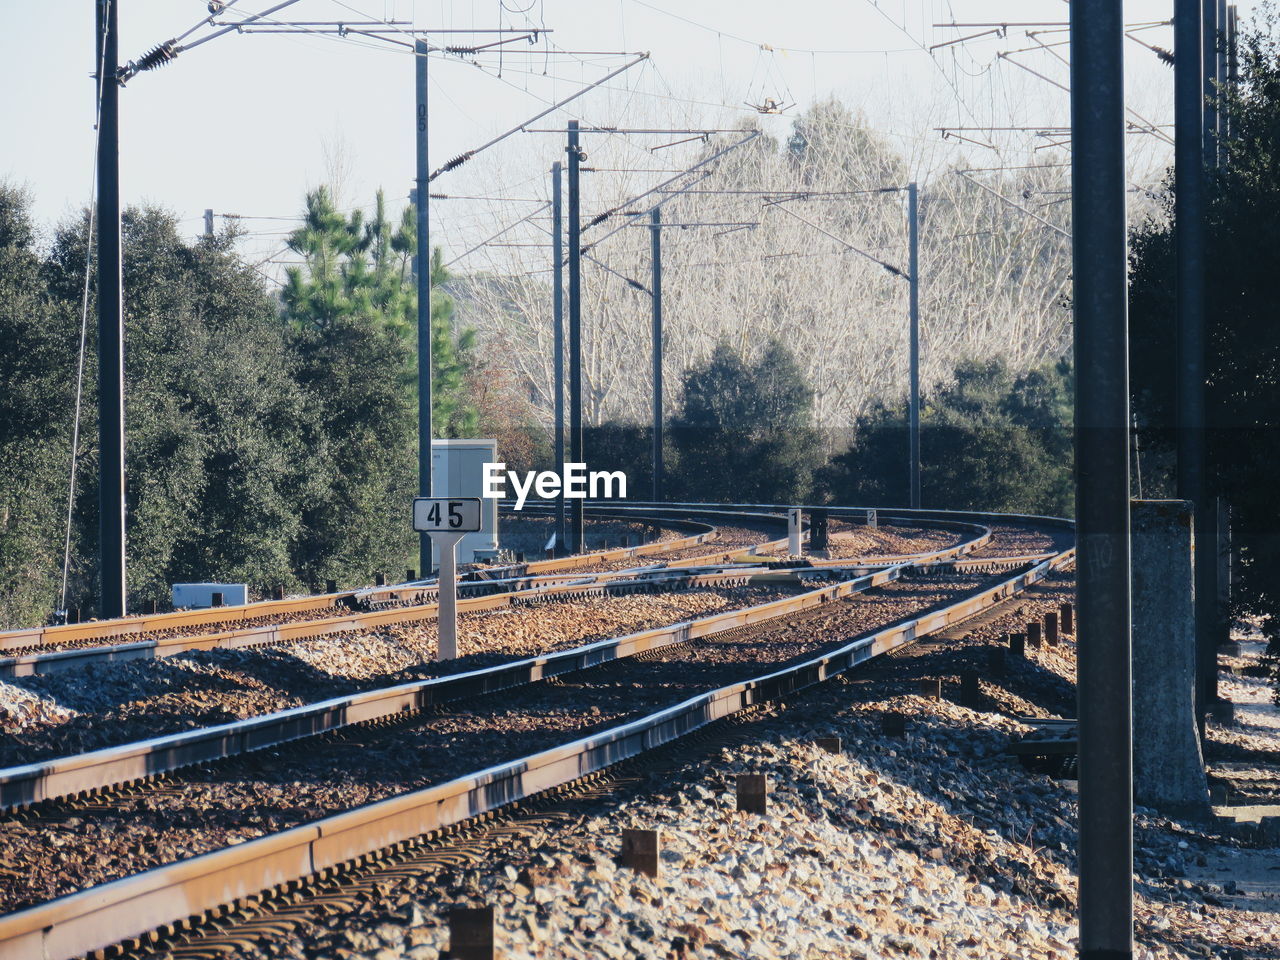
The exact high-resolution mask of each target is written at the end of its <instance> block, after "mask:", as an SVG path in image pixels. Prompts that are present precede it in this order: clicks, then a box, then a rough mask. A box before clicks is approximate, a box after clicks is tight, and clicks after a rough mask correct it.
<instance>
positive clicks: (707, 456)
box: [670, 340, 824, 503]
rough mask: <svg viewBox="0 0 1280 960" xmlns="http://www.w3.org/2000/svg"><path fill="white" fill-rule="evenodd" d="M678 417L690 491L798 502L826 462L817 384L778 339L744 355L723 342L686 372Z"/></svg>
mask: <svg viewBox="0 0 1280 960" xmlns="http://www.w3.org/2000/svg"><path fill="white" fill-rule="evenodd" d="M682 383H683V401H682V404H681V409H680V413H679V414H678V415H677V416H676V417H675V418H674V419H673V420H672V422H671V430H670V433H671V440H672V446H673V448H674V452H675V455H676V456H675V464H674V465H673V469H672V471H671V472H672V480H673V487H674V488H675V489H676V490H678V491H680V493H681V495H683V496H684V497H686V498H688V499H698V500H719V501H731V502H747V503H750V502H767V503H798V502H800V501H801V500H803V499H804V498H805V496H806V495H807V494H808V493H809V492H810V488H811V485H812V480H813V472H814V470H815V469H816V468H817V467H818V466H819V465H820V464H821V463H822V462H823V460H824V455H823V451H822V444H821V438H820V437H819V435H818V432H817V431H816V430H815V429H814V428H813V425H812V417H813V391H812V390H811V389H810V388H809V386H808V384H807V383H805V379H804V374H803V372H802V371H801V369H800V366H799V364H798V363H797V362H796V359H795V357H794V356H793V355H792V353H791V351H790V350H788V349H787V347H786V346H784V345H783V344H782V343H781V342H779V341H777V340H771V341H770V342H769V343H768V345H767V346H766V347H765V349H764V352H763V353H762V354H761V356H760V358H759V359H758V360H756V361H754V362H751V361H748V360H747V359H745V358H744V357H743V356H742V354H740V353H738V352H737V351H736V350H734V349H733V348H732V347H730V346H729V345H728V344H727V343H723V342H722V343H720V344H718V345H717V346H716V348H715V350H714V351H713V352H712V354H711V357H710V358H709V359H708V360H707V361H706V362H705V363H703V364H701V365H698V366H695V367H693V368H692V369H690V370H689V371H687V372H686V373H685V375H684V377H683V381H682Z"/></svg>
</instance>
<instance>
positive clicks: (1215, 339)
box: [1129, 3, 1280, 657]
mask: <svg viewBox="0 0 1280 960" xmlns="http://www.w3.org/2000/svg"><path fill="white" fill-rule="evenodd" d="M1239 49H1240V83H1239V84H1238V85H1237V86H1233V87H1228V88H1227V90H1226V91H1224V94H1225V96H1224V100H1225V103H1224V107H1223V113H1224V115H1225V117H1226V119H1227V123H1228V128H1229V130H1230V137H1229V138H1228V139H1227V141H1226V148H1227V155H1228V162H1227V164H1226V166H1225V167H1224V168H1222V169H1221V170H1220V171H1218V172H1216V173H1215V174H1214V175H1213V177H1212V178H1211V180H1210V184H1209V191H1208V200H1209V203H1208V216H1207V236H1206V277H1205V279H1206V291H1207V297H1206V306H1205V322H1206V344H1207V346H1206V358H1205V369H1206V401H1207V411H1206V413H1207V421H1208V426H1209V433H1208V438H1207V447H1208V455H1209V468H1210V469H1209V477H1208V480H1209V485H1210V491H1211V493H1213V494H1216V495H1218V496H1221V497H1224V498H1225V499H1226V501H1227V502H1228V503H1229V504H1230V508H1231V536H1232V543H1233V548H1234V550H1235V551H1236V553H1237V554H1238V557H1239V563H1238V567H1237V570H1236V576H1235V577H1234V578H1233V582H1232V590H1233V597H1232V608H1233V611H1232V612H1234V613H1236V614H1240V613H1243V612H1246V611H1247V612H1252V613H1254V614H1258V615H1260V616H1261V617H1262V618H1263V624H1264V627H1263V628H1264V631H1265V633H1266V635H1267V636H1268V637H1269V638H1270V640H1271V645H1270V653H1271V656H1272V657H1280V516H1278V514H1277V510H1276V507H1275V494H1274V487H1275V479H1274V476H1275V464H1276V463H1277V462H1280V328H1277V326H1276V323H1275V299H1276V294H1275V278H1276V276H1277V275H1280V176H1277V173H1276V171H1277V169H1278V167H1277V164H1278V163H1280V21H1278V18H1277V10H1276V7H1275V5H1274V4H1271V3H1268V4H1265V5H1263V6H1262V7H1260V8H1259V10H1258V11H1257V12H1256V13H1255V20H1254V23H1253V24H1252V26H1251V28H1250V29H1249V30H1247V31H1242V33H1241V40H1240V46H1239ZM1169 186H1170V190H1172V181H1170V184H1169ZM1163 213H1164V216H1163V217H1161V218H1159V219H1153V220H1151V221H1149V222H1147V223H1146V224H1144V225H1143V226H1142V227H1140V228H1139V229H1138V230H1137V231H1135V235H1134V237H1133V240H1132V243H1131V248H1130V249H1131V253H1130V259H1131V280H1130V293H1129V296H1130V306H1129V311H1130V337H1131V344H1130V351H1129V353H1130V369H1131V377H1132V389H1133V403H1134V409H1135V412H1136V413H1137V415H1138V419H1139V423H1140V425H1141V428H1142V433H1141V436H1142V445H1143V447H1144V448H1145V449H1147V450H1150V451H1153V453H1154V454H1155V456H1152V457H1150V458H1144V460H1143V468H1144V469H1143V473H1144V482H1145V483H1146V485H1147V488H1148V490H1151V489H1153V488H1154V489H1156V490H1158V491H1160V492H1161V493H1164V494H1165V495H1168V494H1171V493H1172V491H1173V489H1174V483H1173V477H1172V471H1173V468H1174V464H1175V458H1174V457H1173V456H1172V450H1173V446H1174V441H1173V427H1174V425H1175V419H1174V417H1175V414H1174V411H1175V406H1176V396H1175V393H1174V385H1175V383H1176V370H1177V357H1176V338H1175V337H1174V336H1173V327H1172V318H1173V316H1174V293H1175V291H1174V284H1173V282H1172V278H1173V277H1175V276H1176V259H1175V245H1176V230H1177V224H1176V223H1175V222H1174V221H1173V202H1172V199H1170V200H1169V201H1168V203H1167V204H1166V206H1165V209H1164V211H1163Z"/></svg>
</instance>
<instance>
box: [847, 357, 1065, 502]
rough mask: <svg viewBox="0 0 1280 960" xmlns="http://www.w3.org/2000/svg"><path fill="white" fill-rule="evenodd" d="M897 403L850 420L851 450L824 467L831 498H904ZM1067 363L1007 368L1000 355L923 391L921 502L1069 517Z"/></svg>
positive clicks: (965, 366) (902, 431)
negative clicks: (1024, 369) (1019, 372)
mask: <svg viewBox="0 0 1280 960" xmlns="http://www.w3.org/2000/svg"><path fill="white" fill-rule="evenodd" d="M904 406H905V404H899V405H896V406H894V407H888V406H883V405H881V406H879V407H877V408H876V409H875V410H873V411H872V412H871V413H870V414H868V415H867V416H865V417H863V418H861V419H860V420H859V422H858V425H857V428H856V433H855V440H854V442H853V444H852V445H851V447H850V449H849V450H847V451H846V452H845V453H843V454H840V455H839V456H837V457H835V458H833V460H832V462H831V465H830V467H829V468H828V469H827V470H825V471H824V472H823V478H822V479H823V482H824V485H825V487H826V491H827V493H828V495H829V496H831V497H832V498H833V499H834V500H835V502H837V503H841V504H858V505H865V506H903V505H905V504H906V503H908V502H909V497H908V481H909V473H908V470H909V465H908V457H907V425H906V419H905V415H904V414H905V411H904V409H903V408H904ZM1071 417H1072V406H1071V370H1070V367H1069V366H1068V365H1067V364H1066V363H1065V362H1064V361H1059V362H1058V363H1054V364H1046V365H1044V366H1042V367H1039V368H1037V369H1035V370H1031V371H1029V372H1027V373H1025V374H1022V375H1020V376H1015V375H1014V374H1013V373H1012V372H1011V371H1010V370H1009V368H1008V367H1007V365H1006V364H1004V363H1003V362H1002V361H1000V360H989V361H986V362H974V361H970V362H965V363H961V364H960V365H959V366H958V367H957V368H956V370H955V380H954V381H953V382H952V383H951V384H950V385H948V386H946V387H944V388H941V389H937V390H935V391H934V392H933V393H931V394H929V395H926V396H925V398H924V401H923V403H922V404H921V414H920V460H921V468H920V483H921V498H922V501H923V503H924V505H925V506H926V507H931V508H935V509H947V510H984V511H1004V512H1016V513H1047V514H1053V515H1056V516H1071V515H1072V513H1073V507H1072V504H1073V499H1072V493H1073V488H1072V474H1071V463H1072V433H1071Z"/></svg>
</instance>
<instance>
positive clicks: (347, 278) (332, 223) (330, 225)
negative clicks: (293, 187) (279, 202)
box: [281, 187, 478, 437]
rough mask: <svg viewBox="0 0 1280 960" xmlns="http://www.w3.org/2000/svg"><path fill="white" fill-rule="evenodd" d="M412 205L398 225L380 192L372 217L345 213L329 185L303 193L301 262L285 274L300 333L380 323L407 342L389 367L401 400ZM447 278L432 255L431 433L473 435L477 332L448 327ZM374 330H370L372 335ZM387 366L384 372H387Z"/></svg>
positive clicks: (406, 384) (297, 238)
mask: <svg viewBox="0 0 1280 960" xmlns="http://www.w3.org/2000/svg"><path fill="white" fill-rule="evenodd" d="M414 225H415V213H414V208H413V207H412V206H410V207H409V208H408V209H406V211H405V214H404V216H403V217H402V218H401V220H400V223H399V224H398V225H397V226H395V227H393V226H392V224H391V223H390V222H389V221H388V220H387V216H386V201H385V198H384V196H383V193H382V191H381V190H379V191H378V195H377V203H376V207H375V212H374V215H373V219H372V220H370V221H369V222H368V223H366V222H365V218H364V214H363V213H362V211H360V210H358V209H357V210H355V211H353V212H352V213H351V215H350V216H346V215H344V214H343V213H342V212H340V211H339V210H338V209H337V208H336V207H335V206H334V204H333V199H332V198H331V197H330V195H329V190H328V188H326V187H319V188H317V189H316V190H314V191H312V192H311V193H308V194H307V208H306V213H305V215H304V221H303V226H302V227H300V228H299V229H298V230H296V231H295V232H294V233H293V235H292V236H291V237H290V238H289V246H290V248H291V249H292V250H293V251H294V252H295V253H298V254H300V255H301V256H302V257H303V259H304V264H303V266H301V267H290V268H289V270H288V271H287V273H286V277H287V280H286V284H285V288H284V290H283V291H282V293H281V299H282V301H283V303H284V307H285V315H286V316H287V317H288V318H289V319H290V320H291V321H292V322H293V325H294V326H295V327H296V328H297V329H298V330H300V331H302V332H303V333H304V334H309V333H317V332H319V333H320V334H321V339H323V333H324V331H325V330H327V329H328V328H329V327H330V326H333V325H340V324H342V322H343V321H347V322H355V323H357V324H359V325H363V326H367V327H369V328H375V327H376V328H381V329H383V330H385V332H386V333H387V334H390V335H394V336H395V337H397V338H398V339H399V340H400V342H401V343H402V344H403V345H404V347H405V350H406V353H405V356H406V363H403V364H397V365H396V366H395V367H393V368H391V370H392V372H393V373H394V376H395V379H396V380H397V381H398V383H399V384H400V386H401V388H402V390H403V391H404V393H405V395H406V397H408V398H409V399H410V400H412V402H413V403H414V404H415V405H416V403H417V376H418V374H417V346H416V345H417V337H418V334H417V329H418V292H417V284H416V283H415V281H414V278H413V272H412V263H413V258H414V256H415V255H416V254H417V232H416V230H415V227H414ZM448 279H449V275H448V273H447V272H446V271H445V269H444V266H443V263H442V260H441V255H440V250H439V249H438V248H437V249H436V250H435V251H433V253H432V257H431V285H432V291H431V377H432V384H431V386H432V411H433V418H434V423H435V425H436V434H437V435H438V436H443V437H465V436H474V435H475V434H474V431H475V428H476V422H477V416H478V414H477V411H476V409H475V406H474V404H471V403H469V402H468V397H467V394H466V390H465V389H464V388H465V384H466V378H467V373H468V370H469V367H470V365H471V363H472V362H473V360H472V358H471V356H470V354H471V352H472V350H473V348H474V345H475V333H474V331H472V330H462V331H460V332H457V333H455V331H454V329H453V310H454V306H453V300H452V298H450V297H449V296H448V295H447V294H446V293H445V292H444V291H443V290H442V289H441V288H442V287H443V285H444V284H445V282H446V281H447V280H448ZM371 335H372V334H371ZM386 372H387V371H383V373H384V375H385V373H386Z"/></svg>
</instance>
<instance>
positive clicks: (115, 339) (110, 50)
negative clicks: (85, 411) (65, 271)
mask: <svg viewBox="0 0 1280 960" xmlns="http://www.w3.org/2000/svg"><path fill="white" fill-rule="evenodd" d="M119 8H120V0H98V4H97V28H98V29H97V33H96V34H95V37H96V38H97V41H98V43H97V47H98V50H97V51H95V52H96V53H100V55H101V61H100V62H99V63H98V64H95V66H97V67H98V69H99V70H100V71H101V73H100V74H99V76H98V87H99V89H100V91H101V98H102V99H101V102H100V104H99V107H98V111H99V112H98V450H99V457H100V458H101V460H100V464H99V479H98V558H99V559H98V566H99V573H100V575H101V578H102V597H101V600H100V602H99V605H98V615H99V616H101V617H104V618H108V617H123V616H124V614H125V607H126V602H127V601H126V597H127V593H126V589H125V556H124V518H125V506H124V292H123V286H124V284H123V279H122V272H121V262H120V84H119V83H118V82H117V80H116V76H117V73H118V71H119V57H120V53H119V39H120V28H119ZM95 59H97V58H95Z"/></svg>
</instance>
